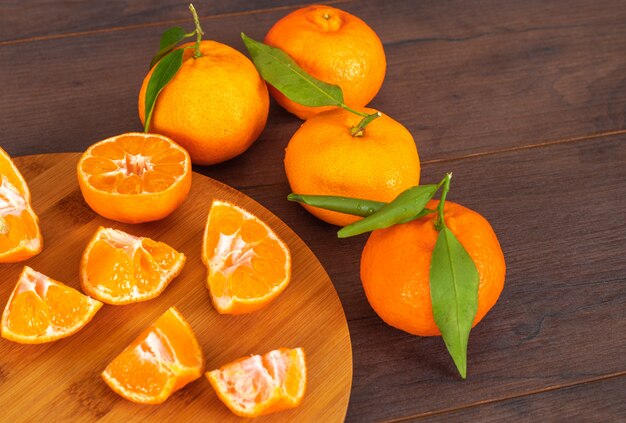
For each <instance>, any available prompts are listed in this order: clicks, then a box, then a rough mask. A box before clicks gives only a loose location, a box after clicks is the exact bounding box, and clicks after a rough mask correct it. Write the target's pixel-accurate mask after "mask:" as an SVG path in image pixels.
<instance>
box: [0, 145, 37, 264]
mask: <svg viewBox="0 0 626 423" xmlns="http://www.w3.org/2000/svg"><path fill="white" fill-rule="evenodd" d="M42 248H43V240H42V237H41V232H40V231H39V219H38V218H37V215H35V212H34V211H33V209H32V207H31V205H30V192H29V190H28V186H27V185H26V182H25V181H24V178H23V177H22V175H21V174H20V172H19V170H17V168H16V167H15V165H14V164H13V161H12V160H11V158H10V157H9V155H8V154H7V153H6V152H5V151H4V150H3V149H2V148H0V263H14V262H17V261H22V260H26V259H28V258H30V257H32V256H34V255H36V254H38V253H40V252H41V249H42Z"/></svg>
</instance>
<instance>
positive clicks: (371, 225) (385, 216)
mask: <svg viewBox="0 0 626 423" xmlns="http://www.w3.org/2000/svg"><path fill="white" fill-rule="evenodd" d="M438 188H439V186H438V185H417V186H414V187H411V188H409V189H407V190H405V191H403V192H401V193H400V195H398V196H397V197H396V198H395V199H394V200H393V201H392V202H391V203H388V204H385V205H384V206H382V207H381V208H380V209H379V210H378V211H377V212H375V213H373V214H372V215H370V216H368V217H366V218H364V219H362V220H359V221H357V222H354V223H353V224H351V225H348V226H345V227H343V228H341V229H340V230H339V232H337V236H338V237H339V238H347V237H350V236H355V235H360V234H362V233H365V232H370V231H373V230H376V229H384V228H388V227H390V226H393V225H395V224H397V223H405V222H408V221H411V220H413V219H415V218H416V216H418V215H420V213H421V212H422V211H423V210H424V207H426V204H427V203H428V201H430V199H431V198H433V196H434V195H435V193H436V192H437V189H438Z"/></svg>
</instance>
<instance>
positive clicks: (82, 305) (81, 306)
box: [2, 266, 102, 344]
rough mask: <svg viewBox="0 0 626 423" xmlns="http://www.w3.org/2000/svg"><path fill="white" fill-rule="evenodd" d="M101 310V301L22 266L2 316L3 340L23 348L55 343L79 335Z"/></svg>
mask: <svg viewBox="0 0 626 423" xmlns="http://www.w3.org/2000/svg"><path fill="white" fill-rule="evenodd" d="M100 307H102V303H101V302H100V301H97V300H94V299H92V298H89V297H88V296H86V295H83V294H82V293H80V292H79V291H77V290H75V289H74V288H70V287H69V286H66V285H64V284H62V283H61V282H58V281H55V280H53V279H50V278H49V277H48V276H46V275H44V274H42V273H39V272H36V271H34V270H33V269H31V268H30V267H28V266H25V267H24V270H23V271H22V274H21V275H20V278H19V280H18V282H17V284H16V286H15V289H13V293H12V294H11V297H10V298H9V301H8V303H7V305H6V307H5V309H4V313H3V314H2V337H3V338H6V339H9V340H11V341H15V342H19V343H23V344H40V343H44V342H50V341H56V340H57V339H60V338H64V337H66V336H69V335H72V334H74V333H76V332H78V331H79V330H80V329H81V328H83V327H84V326H85V325H86V324H87V323H89V321H90V320H91V319H92V318H93V316H94V315H95V314H96V312H97V311H98V310H99V309H100Z"/></svg>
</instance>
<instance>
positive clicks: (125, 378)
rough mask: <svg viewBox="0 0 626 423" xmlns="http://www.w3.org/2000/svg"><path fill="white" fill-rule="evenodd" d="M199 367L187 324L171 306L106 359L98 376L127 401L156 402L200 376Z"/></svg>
mask: <svg viewBox="0 0 626 423" xmlns="http://www.w3.org/2000/svg"><path fill="white" fill-rule="evenodd" d="M203 369H204V356H203V355H202V351H201V349H200V345H199V344H198V340H197V339H196V336H195V335H194V333H193V330H192V329H191V326H190V325H189V323H187V321H186V320H185V318H184V317H183V316H182V315H181V314H180V312H179V311H178V310H177V309H176V307H171V308H169V309H168V310H167V311H166V312H165V313H164V314H163V315H161V317H159V318H158V319H157V321H156V322H154V323H153V324H152V325H150V326H149V327H148V328H147V329H146V330H144V331H143V332H142V333H141V334H140V335H139V336H138V337H137V338H136V339H135V340H134V341H133V342H132V343H131V344H130V345H129V346H128V347H126V349H125V350H124V351H122V352H121V353H120V354H119V355H118V356H117V357H115V358H114V359H113V361H111V363H109V365H108V366H107V367H106V369H105V370H104V372H102V378H103V379H104V381H105V382H106V383H107V384H108V385H109V386H110V387H111V389H113V390H114V391H115V392H117V393H118V394H119V395H121V396H122V397H124V398H126V399H128V400H130V401H133V402H137V403H141V404H160V403H162V402H164V401H165V400H166V399H168V398H169V396H170V395H172V394H173V393H174V392H176V391H177V390H179V389H181V388H182V387H184V386H185V385H187V384H188V383H190V382H192V381H194V380H196V379H198V378H199V377H200V376H202V371H203Z"/></svg>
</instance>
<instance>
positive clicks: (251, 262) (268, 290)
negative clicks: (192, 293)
mask: <svg viewBox="0 0 626 423" xmlns="http://www.w3.org/2000/svg"><path fill="white" fill-rule="evenodd" d="M202 261H203V262H204V264H205V265H206V266H207V268H208V271H209V274H208V278H207V286H208V288H209V291H210V293H211V300H212V301H213V305H214V306H215V308H216V309H217V311H218V312H220V313H223V314H241V313H250V312H252V311H255V310H258V309H259V308H261V307H263V306H265V305H266V304H268V303H269V302H270V301H271V300H273V299H274V298H276V297H277V296H278V295H279V294H280V293H281V292H282V291H283V290H284V289H285V288H286V287H287V285H288V284H289V280H290V278H291V254H290V252H289V248H288V247H287V245H286V244H285V243H284V242H283V241H282V240H281V239H280V238H279V237H278V236H277V235H276V234H275V233H274V231H272V229H271V228H270V227H269V226H268V225H267V224H266V223H265V222H263V221H262V220H261V219H259V218H258V217H256V216H254V215H253V214H252V213H250V212H248V211H246V210H244V209H243V208H241V207H237V206H235V205H233V204H230V203H228V202H225V201H219V200H215V201H213V204H212V205H211V210H210V212H209V217H208V219H207V224H206V228H205V231H204V242H203V248H202Z"/></svg>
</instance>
